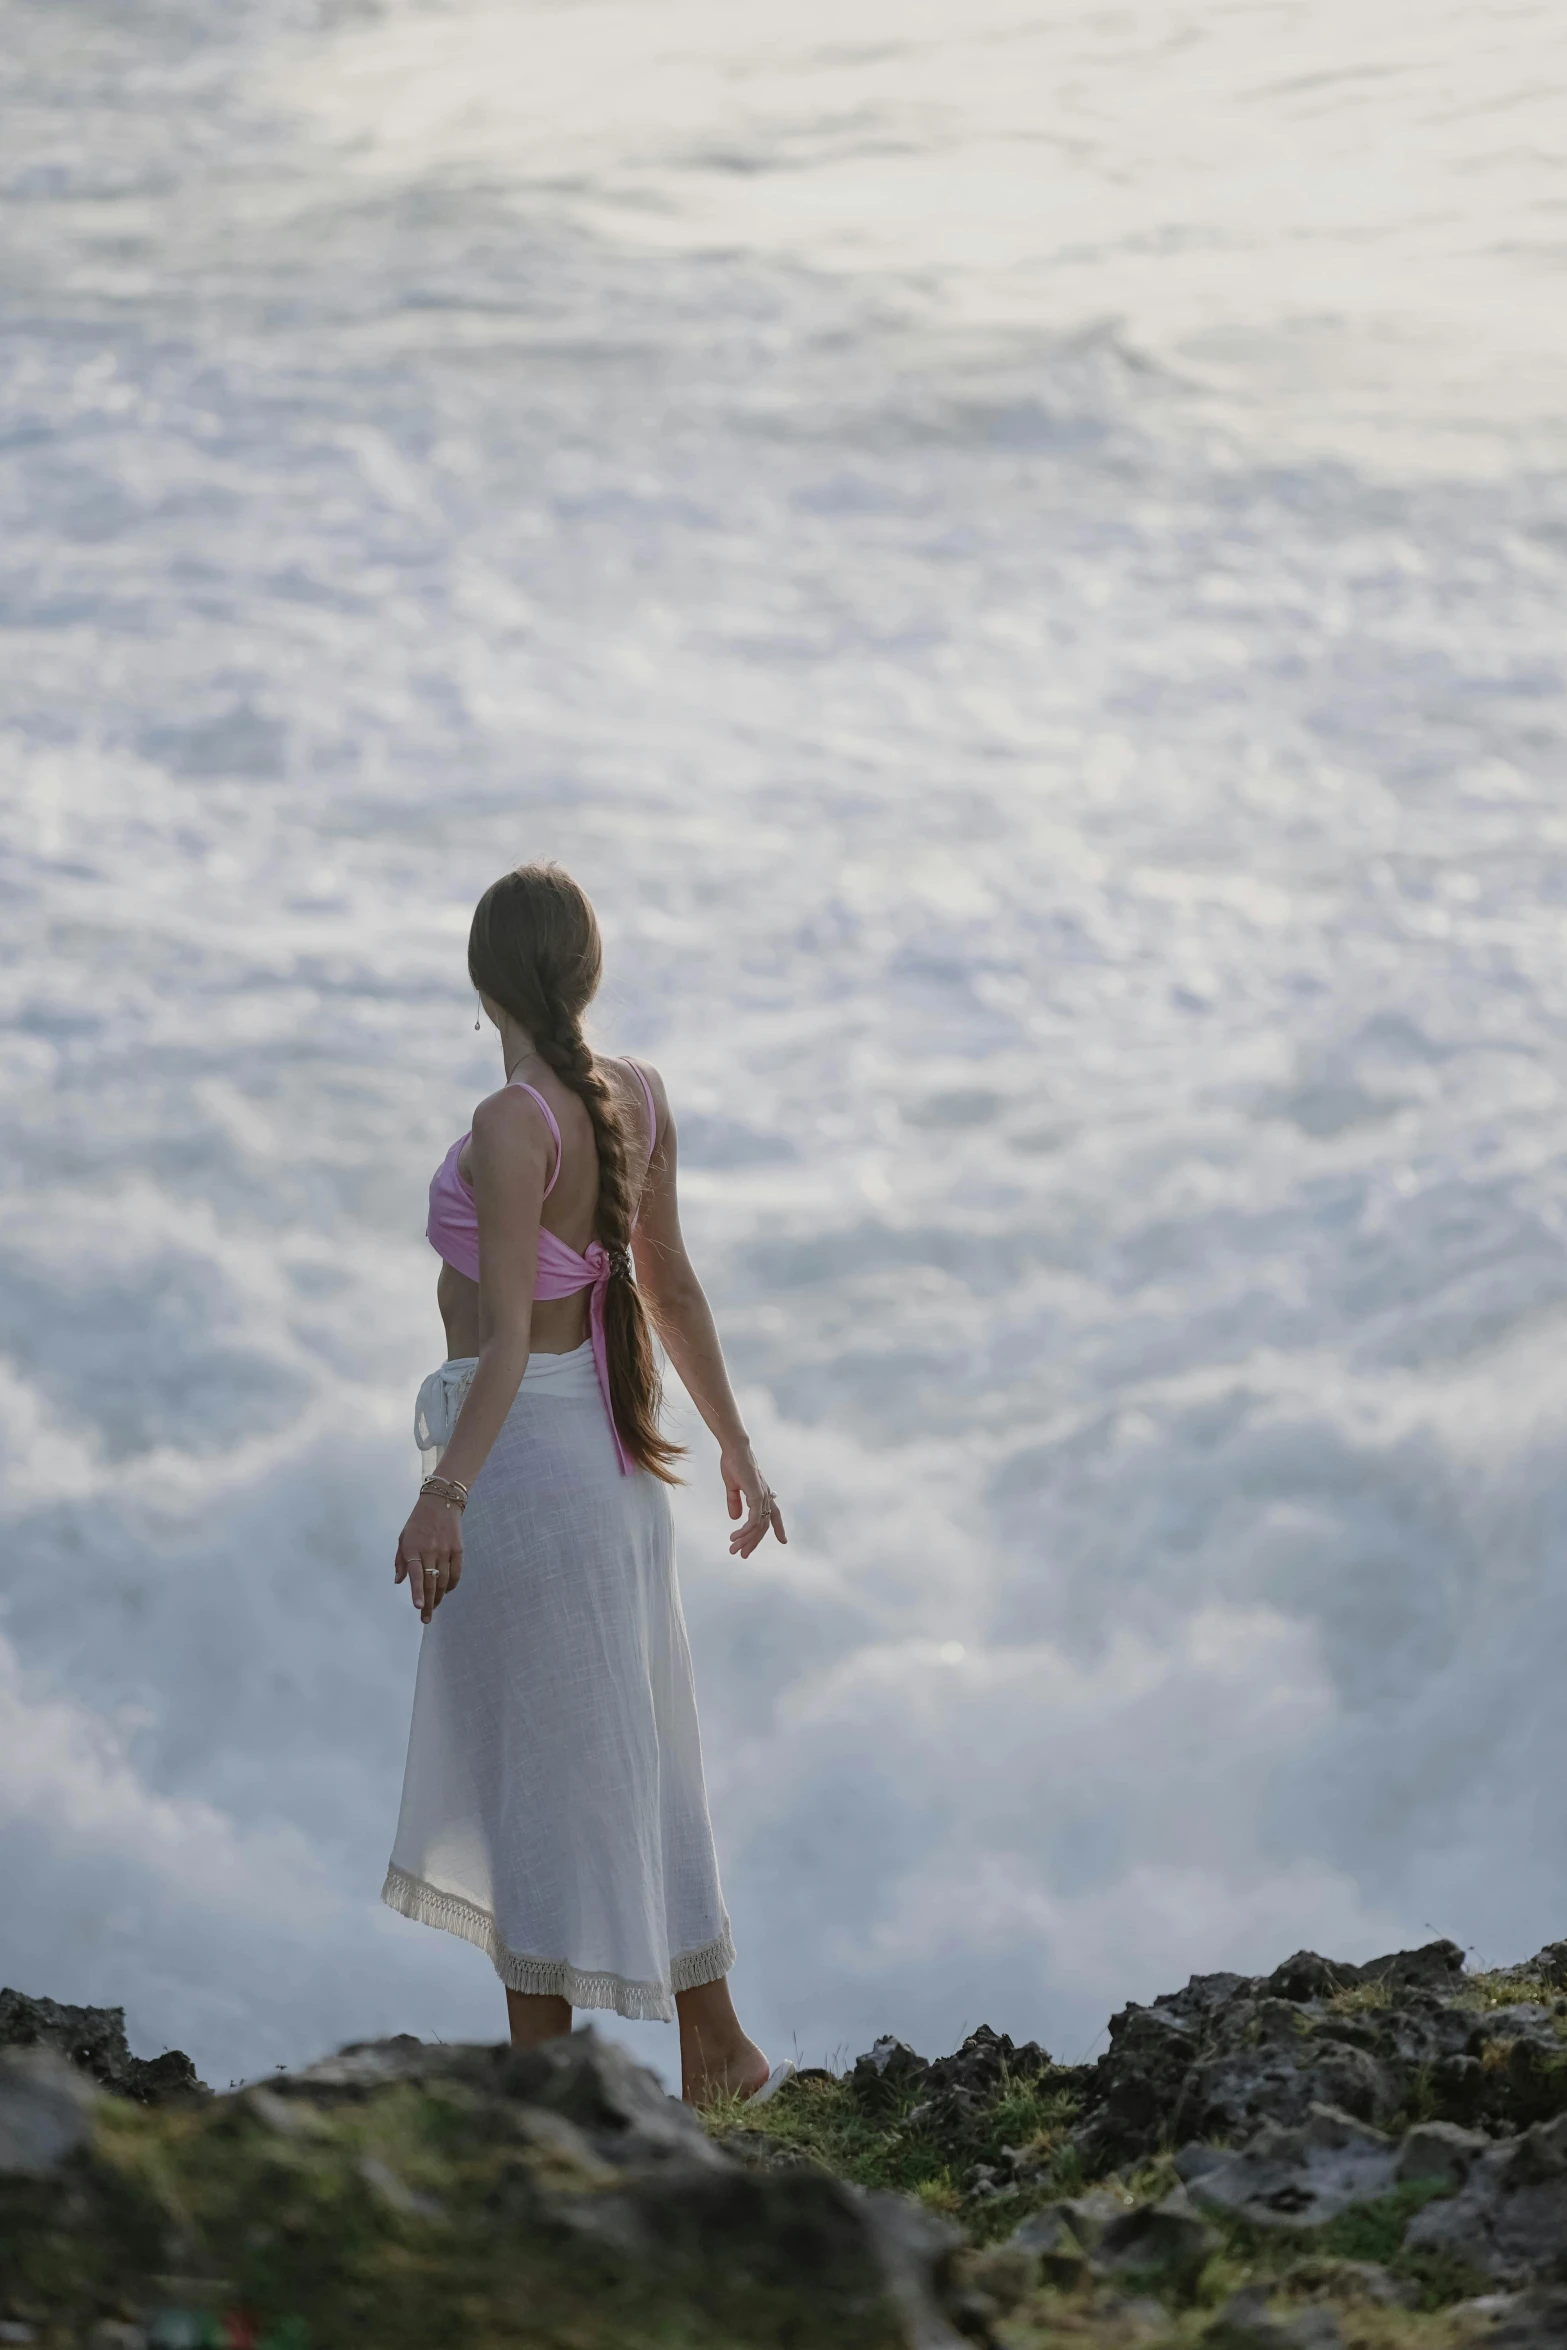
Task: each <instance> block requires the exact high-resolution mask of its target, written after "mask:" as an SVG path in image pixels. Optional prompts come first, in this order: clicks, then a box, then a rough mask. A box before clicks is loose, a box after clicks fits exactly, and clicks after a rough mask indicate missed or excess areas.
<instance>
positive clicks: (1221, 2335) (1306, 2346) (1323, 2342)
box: [1202, 2284, 1343, 2350]
mask: <svg viewBox="0 0 1567 2350" xmlns="http://www.w3.org/2000/svg"><path fill="white" fill-rule="evenodd" d="M1271 2300H1272V2288H1271V2286H1269V2285H1266V2284H1258V2285H1243V2286H1242V2287H1241V2290H1240V2291H1239V2292H1238V2293H1232V2294H1231V2296H1230V2298H1229V2300H1228V2301H1226V2303H1225V2304H1224V2307H1223V2308H1222V2309H1221V2310H1220V2311H1219V2314H1218V2316H1217V2317H1216V2318H1214V2320H1213V2322H1212V2323H1211V2324H1210V2325H1208V2326H1207V2327H1205V2328H1204V2331H1203V2335H1202V2339H1203V2342H1204V2343H1205V2344H1206V2345H1208V2346H1209V2350H1339V2345H1340V2344H1341V2342H1342V2341H1343V2335H1342V2334H1341V2333H1340V2331H1339V2323H1338V2320H1337V2318H1336V2317H1335V2316H1334V2315H1333V2312H1332V2311H1331V2310H1330V2309H1302V2310H1300V2311H1298V2312H1297V2313H1296V2315H1295V2316H1294V2317H1290V2318H1282V2317H1277V2316H1275V2315H1274V2314H1273V2312H1272V2310H1271V2308H1270V2306H1269V2304H1270V2302H1271Z"/></svg>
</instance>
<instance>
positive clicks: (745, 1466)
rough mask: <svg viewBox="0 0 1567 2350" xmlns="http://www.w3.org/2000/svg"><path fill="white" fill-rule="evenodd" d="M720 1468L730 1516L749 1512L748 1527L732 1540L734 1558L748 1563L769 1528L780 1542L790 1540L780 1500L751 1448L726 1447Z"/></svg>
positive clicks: (741, 1445) (730, 1550) (731, 1550)
mask: <svg viewBox="0 0 1567 2350" xmlns="http://www.w3.org/2000/svg"><path fill="white" fill-rule="evenodd" d="M718 1467H719V1473H720V1475H721V1476H722V1478H723V1480H724V1495H725V1498H726V1499H727V1501H728V1503H729V1515H730V1516H731V1517H732V1518H738V1517H739V1515H740V1512H741V1510H742V1509H744V1511H745V1524H744V1525H743V1526H737V1527H736V1528H735V1530H734V1532H733V1533H732V1534H731V1535H730V1537H729V1555H730V1557H731V1558H743V1559H748V1558H749V1557H750V1555H751V1553H752V1551H753V1550H755V1548H756V1546H757V1544H758V1543H759V1542H760V1541H761V1539H762V1537H763V1535H764V1534H765V1533H766V1532H767V1529H768V1527H769V1526H771V1528H772V1530H773V1532H774V1533H775V1534H776V1535H777V1537H778V1539H779V1541H780V1542H787V1541H788V1539H789V1537H788V1535H787V1534H786V1533H785V1532H784V1522H783V1512H782V1511H781V1510H780V1508H779V1507H778V1496H777V1494H776V1493H774V1491H773V1489H772V1487H771V1486H770V1485H769V1484H768V1482H767V1479H766V1478H765V1477H764V1476H763V1475H762V1472H761V1470H760V1469H759V1468H758V1467H757V1465H756V1455H755V1453H754V1452H753V1451H752V1450H751V1447H750V1446H749V1445H748V1444H734V1445H725V1447H724V1449H723V1451H722V1452H721V1453H720V1454H719V1456H718Z"/></svg>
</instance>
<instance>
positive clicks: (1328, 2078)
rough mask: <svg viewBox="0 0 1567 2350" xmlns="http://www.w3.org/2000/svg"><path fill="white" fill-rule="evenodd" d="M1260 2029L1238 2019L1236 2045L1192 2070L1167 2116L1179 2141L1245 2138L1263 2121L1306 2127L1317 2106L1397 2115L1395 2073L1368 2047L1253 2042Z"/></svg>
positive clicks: (1367, 2117)
mask: <svg viewBox="0 0 1567 2350" xmlns="http://www.w3.org/2000/svg"><path fill="white" fill-rule="evenodd" d="M1280 2004H1282V2002H1281V2003H1280ZM1286 2012H1287V2013H1290V2014H1293V2013H1294V2010H1293V2009H1289V2010H1286ZM1256 2029H1257V2021H1256V2019H1253V2018H1238V2019H1237V2020H1236V2024H1235V2027H1234V2039H1233V2041H1232V2044H1231V2045H1230V2046H1228V2047H1225V2048H1222V2049H1221V2050H1220V2051H1219V2052H1218V2053H1217V2054H1216V2055H1214V2056H1211V2057H1209V2058H1207V2059H1206V2060H1205V2061H1204V2062H1202V2063H1199V2064H1194V2065H1193V2066H1192V2068H1191V2070H1190V2072H1189V2073H1188V2074H1187V2076H1186V2079H1185V2081H1184V2082H1183V2083H1182V2086H1181V2092H1180V2095H1179V2097H1178V2098H1177V2100H1176V2104H1175V2111H1174V2113H1173V2114H1172V2115H1171V2117H1170V2126H1171V2128H1172V2130H1173V2131H1174V2132H1175V2134H1176V2135H1177V2136H1179V2137H1182V2138H1248V2137H1250V2136H1251V2134H1252V2132H1253V2131H1254V2130H1256V2129H1258V2128H1260V2127H1261V2125H1262V2124H1263V2123H1264V2122H1299V2121H1304V2119H1305V2118H1306V2115H1307V2114H1308V2112H1309V2111H1310V2110H1311V2108H1312V2106H1313V2105H1333V2106H1337V2107H1338V2108H1339V2110H1340V2111H1341V2112H1344V2113H1351V2114H1353V2115H1354V2116H1355V2118H1356V2120H1357V2121H1365V2122H1371V2121H1378V2120H1381V2119H1383V2118H1384V2117H1385V2116H1387V2115H1389V2114H1391V2113H1392V2112H1393V2111H1394V2110H1395V2108H1396V2105H1397V2089H1396V2085H1395V2083H1394V2081H1393V2078H1392V2076H1391V2074H1390V2073H1389V2072H1388V2071H1387V2070H1386V2068H1385V2067H1384V2066H1382V2065H1380V2064H1378V2062H1377V2060H1376V2058H1375V2057H1373V2056H1371V2055H1368V2054H1367V2052H1366V2051H1365V2050H1364V2049H1363V2048H1356V2047H1352V2046H1349V2045H1347V2044H1346V2043H1345V2042H1343V2041H1341V2040H1338V2039H1336V2038H1335V2039H1329V2040H1323V2041H1321V2042H1318V2043H1316V2044H1312V2043H1311V2042H1309V2041H1303V2040H1302V2037H1301V2035H1300V2034H1299V2033H1298V2031H1297V2032H1292V2033H1291V2036H1290V2038H1289V2039H1287V2040H1285V2039H1282V2038H1278V2037H1275V2038H1271V2039H1270V2038H1269V2037H1268V2036H1267V2034H1266V2032H1265V2031H1264V2032H1263V2033H1262V2034H1261V2035H1260V2036H1259V2037H1258V2038H1257V2039H1255V2040H1253V2039H1251V2038H1250V2036H1249V2035H1250V2033H1251V2032H1252V2031H1254V2030H1256ZM1242 2035H1246V2036H1244V2037H1243V2036H1242Z"/></svg>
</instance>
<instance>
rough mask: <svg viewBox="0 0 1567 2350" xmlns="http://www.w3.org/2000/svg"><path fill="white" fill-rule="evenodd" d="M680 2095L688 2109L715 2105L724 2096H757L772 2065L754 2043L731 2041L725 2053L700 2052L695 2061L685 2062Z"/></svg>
mask: <svg viewBox="0 0 1567 2350" xmlns="http://www.w3.org/2000/svg"><path fill="white" fill-rule="evenodd" d="M681 2070H684V2075H686V2077H684V2082H681V2096H684V2099H686V2103H688V2106H717V2103H721V2101H724V2099H726V2096H756V2089H761V2087H764V2082H766V2077H768V2073H771V2070H773V2068H771V2063H768V2061H766V2056H764V2054H761V2049H759V2047H756V2042H754V2040H745V2037H742V2040H738V2042H733V2044H731V2047H728V2049H726V2052H724V2054H719V2052H717V2049H712V2052H707V2049H700V2052H698V2054H695V2061H691V2063H686V2066H684V2068H681Z"/></svg>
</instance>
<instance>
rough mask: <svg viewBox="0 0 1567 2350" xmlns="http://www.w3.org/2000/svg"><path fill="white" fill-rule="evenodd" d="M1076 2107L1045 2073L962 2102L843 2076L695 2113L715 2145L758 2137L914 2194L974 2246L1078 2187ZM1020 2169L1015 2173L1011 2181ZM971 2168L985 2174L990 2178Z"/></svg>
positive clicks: (1068, 2091) (1072, 2096) (863, 2183)
mask: <svg viewBox="0 0 1567 2350" xmlns="http://www.w3.org/2000/svg"><path fill="white" fill-rule="evenodd" d="M922 2107H923V2108H924V2109H925V2110H923V2111H922V2110H921V2108H922ZM1078 2115H1079V2104H1078V2099H1077V2095H1076V2093H1075V2091H1074V2090H1073V2089H1072V2088H1070V2087H1068V2086H1066V2085H1065V2084H1063V2083H1062V2081H1061V2080H1060V2078H1059V2077H1058V2076H1056V2075H1054V2074H1052V2073H1050V2072H1045V2073H1040V2074H1037V2075H1033V2076H1024V2077H1020V2078H1005V2079H1003V2080H1002V2082H1001V2083H1000V2085H999V2087H998V2088H997V2089H996V2090H995V2091H994V2093H993V2094H992V2095H991V2096H990V2097H989V2098H987V2099H985V2100H983V2101H982V2102H979V2103H977V2104H976V2105H975V2106H974V2107H972V2108H969V2109H966V2110H965V2109H955V2108H954V2106H953V2105H952V2104H951V2103H950V2102H949V2101H948V2100H947V2099H945V2098H943V2097H941V2096H940V2095H936V2096H932V2095H931V2094H930V2092H929V2091H927V2090H925V2089H923V2088H922V2087H921V2086H920V2085H919V2084H915V2085H914V2086H913V2087H912V2088H905V2089H898V2090H892V2091H889V2090H888V2089H887V2088H886V2085H885V2084H883V2083H877V2084H875V2086H874V2088H872V2089H871V2090H870V2091H869V2092H867V2090H866V2088H865V2086H864V2085H863V2084H861V2083H857V2082H856V2080H855V2078H854V2076H853V2075H852V2074H843V2075H841V2076H840V2077H838V2078H836V2079H833V2080H814V2079H813V2080H803V2081H792V2082H791V2083H790V2084H789V2086H788V2087H787V2088H786V2089H783V2090H781V2091H780V2092H779V2094H778V2095H777V2096H776V2097H774V2098H772V2099H770V2100H769V2102H768V2103H767V2104H766V2105H764V2106H762V2107H761V2108H760V2109H759V2110H757V2109H753V2108H751V2107H749V2106H747V2105H746V2104H744V2103H742V2102H739V2101H735V2102H734V2103H725V2104H724V2105H721V2106H716V2107H713V2108H710V2109H709V2111H708V2112H707V2113H706V2114H705V2115H704V2117H703V2118H704V2120H705V2122H706V2124H707V2127H708V2129H709V2131H710V2132H711V2134H712V2135H713V2137H714V2138H715V2139H716V2140H717V2141H718V2143H719V2144H720V2145H722V2144H723V2143H724V2141H725V2139H726V2138H736V2139H737V2140H738V2143H737V2145H736V2147H735V2151H736V2152H740V2153H744V2151H745V2143H744V2141H745V2139H746V2138H747V2137H750V2136H752V2135H753V2134H756V2135H760V2136H765V2137H766V2138H767V2139H768V2140H769V2141H770V2142H771V2144H772V2145H773V2146H775V2147H777V2148H779V2149H785V2148H787V2149H788V2150H789V2151H790V2152H792V2153H793V2154H795V2155H798V2156H801V2157H803V2158H805V2159H806V2160H809V2161H812V2162H816V2163H819V2164H821V2166H822V2168H823V2169H825V2170H830V2171H832V2172H833V2173H834V2174H835V2175H836V2176H837V2177H839V2178H841V2179H848V2180H849V2181H851V2182H852V2183H853V2184H854V2185H855V2186H857V2187H879V2188H885V2189H888V2190H890V2191H892V2192H893V2193H896V2194H901V2195H913V2196H916V2197H917V2198H918V2199H919V2201H920V2202H922V2203H925V2204H927V2205H929V2206H931V2207H932V2208H934V2209H936V2210H940V2211H944V2212H947V2213H949V2214H951V2215H952V2216H954V2217H956V2218H959V2219H960V2220H961V2221H962V2223H963V2225H964V2227H965V2229H966V2231H967V2233H968V2234H969V2235H970V2237H971V2238H972V2239H973V2240H974V2241H975V2242H976V2243H989V2242H992V2241H994V2239H995V2238H996V2237H997V2236H999V2235H1005V2234H1007V2233H1009V2232H1010V2230H1011V2229H1012V2228H1014V2227H1015V2226H1016V2225H1017V2223H1018V2220H1019V2219H1020V2218H1021V2217H1022V2216H1023V2214H1024V2212H1026V2211H1030V2210H1032V2209H1033V2208H1034V2207H1035V2206H1036V2205H1037V2204H1039V2203H1042V2202H1045V2201H1047V2200H1048V2199H1049V2198H1051V2197H1052V2196H1057V2195H1067V2194H1072V2193H1074V2192H1075V2191H1076V2189H1077V2188H1078V2187H1079V2186H1080V2184H1081V2183H1082V2165H1081V2162H1080V2160H1079V2158H1078V2156H1077V2153H1076V2150H1075V2149H1074V2148H1072V2147H1069V2146H1068V2145H1067V2143H1066V2141H1067V2136H1068V2133H1069V2132H1070V2130H1071V2128H1072V2126H1073V2124H1074V2123H1075V2122H1076V2120H1077V2119H1078ZM1019 2170H1021V2171H1022V2172H1023V2173H1024V2174H1025V2180H1024V2181H1023V2182H1020V2183H1017V2184H1015V2185H1014V2184H1013V2182H1014V2180H1015V2179H1016V2178H1017V2173H1018V2172H1019ZM976 2171H979V2172H983V2171H989V2172H990V2173H991V2174H992V2180H991V2182H990V2183H989V2185H988V2187H987V2184H986V2182H984V2181H983V2180H982V2179H979V2180H976V2178H975V2173H976ZM998 2190H1000V2191H998Z"/></svg>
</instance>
